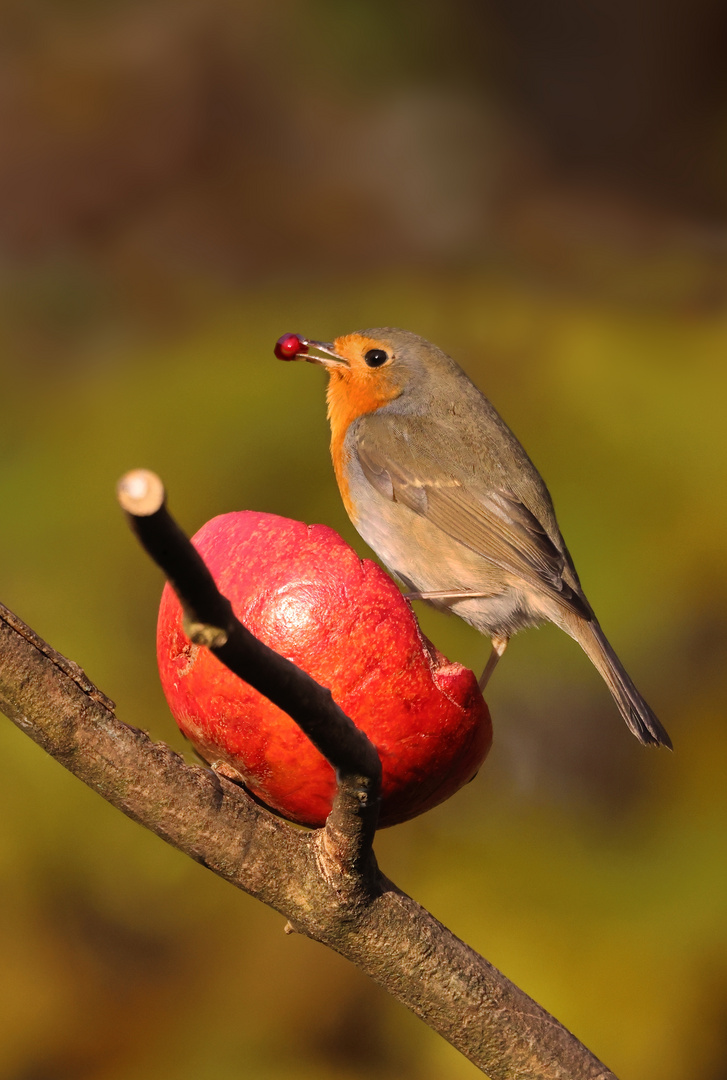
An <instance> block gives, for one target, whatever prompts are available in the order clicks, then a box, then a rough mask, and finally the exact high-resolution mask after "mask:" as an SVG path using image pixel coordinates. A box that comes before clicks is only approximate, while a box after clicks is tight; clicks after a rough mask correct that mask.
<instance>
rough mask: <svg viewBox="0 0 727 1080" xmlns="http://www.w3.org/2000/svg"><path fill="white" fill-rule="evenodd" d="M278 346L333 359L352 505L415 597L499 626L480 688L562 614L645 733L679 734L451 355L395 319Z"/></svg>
mask: <svg viewBox="0 0 727 1080" xmlns="http://www.w3.org/2000/svg"><path fill="white" fill-rule="evenodd" d="M309 347H312V348H314V349H315V350H316V351H317V353H318V354H320V355H312V354H310V353H309V352H308V349H309ZM276 355H278V356H280V357H281V358H282V359H289V360H293V359H295V360H308V361H309V362H311V363H314V364H319V365H320V366H321V367H324V368H325V369H326V370H327V372H328V376H329V380H328V393H327V399H328V418H329V420H330V425H331V456H332V458H333V467H334V469H335V473H336V479H337V481H338V486H339V488H340V491H341V496H342V498H343V502H344V505H345V507H346V510H347V512H348V515H349V517H350V518H351V521H352V522H353V524H354V526H355V527H356V529H357V530H358V532H359V533H360V534H361V536H362V537H363V539H364V540H365V541H366V543H367V544H369V546H370V547H371V548H372V549H373V550H374V551H375V552H376V554H377V555H378V556H379V558H380V559H381V560H382V562H383V563H384V564H385V565H386V566H387V567H388V569H389V570H390V571H391V572H392V573H393V574H394V575H395V576H396V577H397V578H398V579H399V580H400V581H401V582H402V583H403V584H404V586H405V588H406V589H408V590H409V593H408V595H409V597H410V599H419V600H426V601H428V602H429V603H430V604H432V605H433V606H434V607H437V608H442V609H445V610H449V611H453V612H455V613H456V614H457V615H459V616H460V617H461V618H462V619H464V620H465V621H466V622H468V623H470V624H471V625H472V626H474V627H476V629H477V630H479V631H480V633H482V634H485V635H487V636H488V637H489V638H490V639H491V641H492V651H491V653H490V657H489V660H488V662H487V666H486V667H485V670H484V672H483V674H482V678H481V679H480V687H481V688H482V689H484V687H485V685H486V684H487V680H488V679H489V678H490V676H491V674H492V672H493V670H494V668H495V665H496V664H497V662H498V660H499V659H500V657H501V656H502V654H503V653H504V651H505V648H506V647H507V643H508V641H509V639H510V637H511V635H512V634H514V633H515V632H516V631H517V630H522V629H524V628H526V627H528V626H537V625H538V624H540V623H543V622H552V623H555V625H556V626H559V627H560V628H561V629H562V630H565V632H566V633H567V634H570V636H571V637H572V638H574V639H575V640H576V641H577V642H578V644H579V645H580V646H581V648H582V649H583V651H584V652H585V653H586V655H587V656H588V657H589V659H590V660H591V661H592V662H593V664H594V665H595V667H596V669H597V670H598V671H599V672H600V674H601V675H602V677H603V679H604V680H605V682H606V685H607V686H608V688H609V690H610V691H611V694H612V695H613V698H614V701H615V702H616V705H617V706H618V708H619V710H620V712H621V715H622V716H623V718H624V720H625V721H626V723H627V724H628V726H629V728H630V729H631V731H632V732H633V733H634V735H635V736H636V738H637V739H639V740H640V741H641V742H642V743H647V744H655V745H661V746H668V747H671V741H670V739H669V736H668V734H667V733H666V731H665V730H664V728H663V727H662V725H661V724H660V723H659V721H658V720H657V718H656V716H655V715H654V713H653V712H652V710H651V709H650V708H649V706H648V705H647V704H646V702H645V701H644V699H643V698H642V696H641V694H639V692H638V690H637V689H636V687H635V686H634V684H633V683H632V681H631V679H630V678H629V676H628V675H627V673H626V671H625V669H624V668H623V666H622V664H621V662H620V660H619V659H618V657H617V656H616V653H615V652H614V651H613V649H612V648H611V646H610V645H609V643H608V641H607V640H606V636H605V635H604V633H603V630H602V629H601V627H600V626H599V624H598V620H597V619H596V617H595V615H594V613H593V609H592V608H591V605H590V604H589V603H588V600H587V599H586V597H585V595H584V593H583V590H582V588H581V584H580V581H579V580H578V575H577V573H576V571H575V567H574V566H573V561H572V559H571V557H570V555H569V553H568V549H567V548H566V546H565V543H564V541H563V537H562V536H561V534H560V529H559V528H558V524H557V522H556V519H555V511H554V509H553V503H552V500H551V497H550V494H549V493H548V489H547V488H546V486H545V484H544V482H543V480H542V478H541V476H540V474H539V473H538V471H537V469H536V468H535V466H534V465H533V463H532V462H531V460H530V458H529V457H528V455H527V454H526V453H525V451H524V450H523V448H522V446H521V445H520V443H519V442H518V440H517V439H516V438H515V436H514V435H513V434H512V432H511V431H510V429H509V428H508V427H507V425H506V424H505V423H504V421H503V420H502V419H501V417H500V416H499V415H498V413H497V412H496V411H495V409H494V408H493V406H492V405H491V404H490V402H489V401H488V399H487V398H486V397H485V396H484V395H483V394H482V393H481V392H480V391H479V390H478V389H477V387H476V386H475V385H474V383H472V382H471V381H470V379H469V378H468V377H467V376H466V375H465V373H464V372H463V371H462V369H461V368H460V367H459V366H458V365H457V364H456V363H455V362H454V360H452V359H451V358H450V357H449V356H447V354H446V353H444V352H442V350H441V349H438V348H437V346H436V345H432V344H431V343H430V342H428V341H425V340H424V338H421V337H418V336H417V335H416V334H412V333H409V332H408V331H406V330H397V329H393V328H390V327H384V328H380V329H376V330H359V331H357V332H356V333H353V334H345V335H343V336H342V337H338V338H336V339H335V341H333V342H330V343H328V342H321V341H311V340H309V339H307V338H302V337H300V336H299V335H294V334H287V335H285V336H284V337H283V338H281V339H280V341H279V342H278V345H277V346H276Z"/></svg>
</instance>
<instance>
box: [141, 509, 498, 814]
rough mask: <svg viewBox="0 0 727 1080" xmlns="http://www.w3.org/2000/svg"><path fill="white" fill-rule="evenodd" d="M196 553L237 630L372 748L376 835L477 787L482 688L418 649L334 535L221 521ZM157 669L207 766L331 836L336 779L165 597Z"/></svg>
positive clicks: (400, 612) (392, 600) (374, 579)
mask: <svg viewBox="0 0 727 1080" xmlns="http://www.w3.org/2000/svg"><path fill="white" fill-rule="evenodd" d="M193 542H194V545H195V547H196V548H197V550H198V551H199V552H200V553H201V555H202V556H203V558H204V559H205V561H206V563H207V565H208V566H209V568H210V571H211V572H212V575H213V577H214V578H215V581H216V582H217V585H218V586H219V588H220V590H221V591H222V592H223V593H224V595H225V596H227V597H228V598H229V600H230V601H231V603H232V606H233V608H234V610H235V614H236V615H237V616H238V618H239V619H241V620H242V622H243V623H244V624H245V625H246V626H247V627H248V628H249V629H250V630H251V631H252V632H253V633H254V634H256V635H257V636H258V637H259V638H261V639H262V640H263V641H264V642H265V643H266V644H267V645H270V646H271V647H272V648H273V649H276V650H277V651H278V652H280V653H282V654H283V656H287V657H288V658H289V659H290V660H292V661H293V663H295V664H297V665H298V666H299V667H301V668H303V669H304V670H305V671H307V672H308V673H309V674H310V675H312V676H313V678H314V679H316V680H317V681H318V682H320V683H322V684H323V685H324V686H328V687H329V688H330V690H331V691H332V693H333V697H334V698H335V700H336V701H337V702H338V704H339V705H340V706H341V708H342V709H343V710H344V712H345V713H347V715H348V716H350V718H351V719H352V720H353V722H354V723H355V724H357V725H358V726H359V727H360V728H362V729H363V730H364V731H365V732H366V734H367V735H368V736H369V738H370V739H371V741H372V742H373V743H374V744H375V746H376V748H377V750H378V751H379V755H380V757H381V764H382V766H383V783H382V804H381V819H380V822H381V825H393V824H395V823H396V822H399V821H406V820H407V819H408V818H412V817H414V816H415V815H416V814H421V813H422V812H423V811H424V810H428V809H429V808H430V807H432V806H436V805H437V804H438V803H440V802H443V800H444V799H447V798H449V796H450V795H453V794H454V792H455V791H457V790H458V789H459V788H461V787H462V785H463V784H466V783H467V782H468V780H471V779H472V777H473V776H474V775H475V773H476V772H477V770H478V769H479V767H480V765H481V764H482V762H483V761H484V759H485V757H486V756H487V752H488V750H489V749H490V743H491V741H492V725H491V722H490V714H489V712H488V711H487V706H486V705H485V703H484V701H483V700H482V695H481V694H480V692H479V690H478V687H477V680H476V679H475V676H474V675H473V674H472V672H471V671H468V670H467V668H464V667H463V666H462V665H461V664H456V663H454V664H453V663H450V662H449V661H448V660H447V659H446V657H444V656H442V654H441V653H439V652H437V650H436V649H435V648H434V646H433V645H432V644H431V643H430V642H428V641H427V640H426V638H425V637H423V635H422V633H421V631H420V630H419V626H418V625H417V621H416V619H415V617H414V613H413V612H412V610H411V607H410V606H409V604H408V603H407V602H406V600H404V598H403V596H402V595H401V593H400V592H399V590H398V588H397V587H396V585H395V584H394V582H393V581H392V580H391V578H390V577H388V576H387V575H386V574H385V573H384V571H383V570H381V569H380V568H379V567H378V566H376V565H375V564H374V563H372V562H370V561H369V560H368V559H363V560H362V559H359V557H358V555H357V554H356V552H355V551H354V550H353V548H351V547H349V545H348V544H347V543H346V542H345V541H344V540H342V539H341V537H340V536H338V534H337V533H335V532H334V531H333V530H332V529H329V528H327V527H326V526H325V525H310V526H308V525H304V524H303V522H301V521H290V520H289V519H287V518H282V517H277V516H276V515H274V514H262V513H254V512H252V511H243V512H241V513H232V514H223V515H221V516H220V517H217V518H213V520H212V521H208V522H207V524H206V525H204V526H203V527H202V528H201V529H200V531H199V532H198V533H197V535H196V536H195V537H194V541H193ZM157 656H158V661H159V673H160V676H161V681H162V687H163V689H164V693H165V695H166V698H167V702H168V703H169V707H170V709H171V711H172V714H173V715H174V718H175V720H176V721H177V723H178V724H179V726H180V728H181V729H182V731H183V732H184V734H185V735H186V736H187V737H188V738H189V739H190V740H191V741H192V743H193V744H194V745H195V746H196V747H197V749H198V750H199V751H200V753H201V755H202V757H204V758H205V759H206V760H207V761H210V762H214V761H221V762H224V763H226V764H228V765H231V766H232V767H233V769H235V770H236V771H237V772H238V773H239V774H240V775H241V776H242V777H243V779H244V781H245V784H246V785H247V787H248V788H249V789H250V791H252V792H253V793H254V794H255V795H256V796H257V797H258V798H259V799H261V800H262V801H263V802H264V803H266V804H267V805H268V806H269V807H272V808H273V809H274V810H277V811H278V812H279V813H281V814H282V815H283V816H284V817H287V818H290V819H291V820H293V821H297V822H300V823H301V824H302V825H312V826H317V825H322V824H323V822H324V821H325V819H326V816H327V815H328V813H329V811H330V809H331V800H332V798H333V794H334V791H335V777H334V773H333V769H332V768H331V766H330V765H329V764H328V762H327V761H326V760H325V759H324V758H323V757H322V756H321V754H320V753H319V752H318V751H317V750H316V749H315V747H314V746H313V744H312V743H311V742H310V741H309V740H308V739H307V738H306V736H305V735H304V734H303V732H302V731H301V730H300V728H299V727H298V726H297V724H295V723H294V722H293V721H292V720H291V719H290V717H289V716H287V715H286V714H285V713H284V712H282V711H281V710H280V709H279V708H277V706H275V705H273V704H271V702H269V701H268V700H267V699H266V698H264V697H262V695H261V694H259V693H258V692H257V691H256V690H253V689H252V687H250V686H248V685H247V684H246V683H244V682H242V681H241V680H240V679H238V678H236V677H235V676H234V675H233V674H232V673H231V672H230V671H228V669H227V668H226V667H225V666H224V665H223V664H222V663H220V661H219V660H217V659H216V657H214V656H213V655H212V654H211V653H210V652H208V651H207V650H206V649H204V648H201V647H199V646H196V645H192V644H191V643H190V642H189V641H188V639H187V638H186V637H185V635H184V632H183V630H182V619H181V610H180V606H179V602H178V600H177V598H176V596H175V595H174V593H173V592H172V590H171V588H170V587H169V586H167V587H166V589H165V590H164V595H163V597H162V602H161V608H160V610H159V626H158V630H157Z"/></svg>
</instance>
